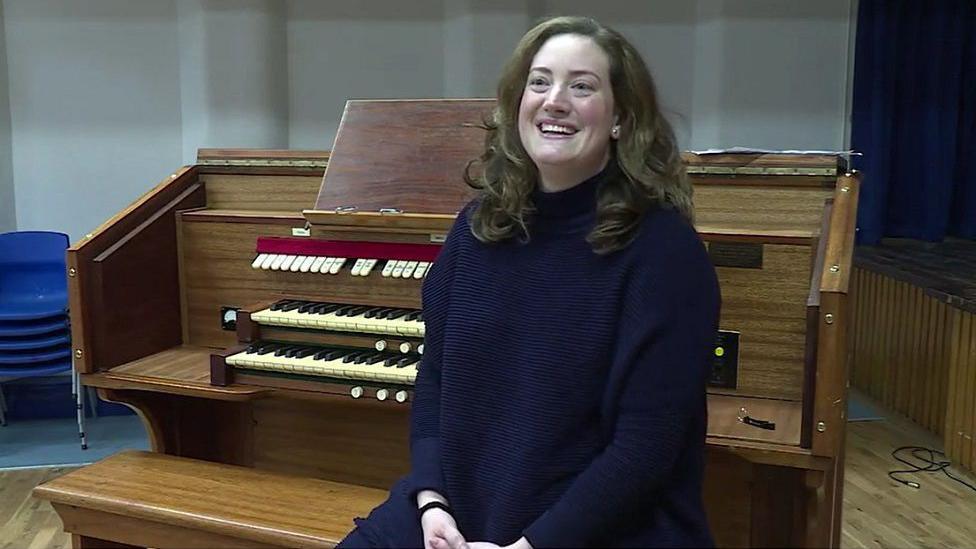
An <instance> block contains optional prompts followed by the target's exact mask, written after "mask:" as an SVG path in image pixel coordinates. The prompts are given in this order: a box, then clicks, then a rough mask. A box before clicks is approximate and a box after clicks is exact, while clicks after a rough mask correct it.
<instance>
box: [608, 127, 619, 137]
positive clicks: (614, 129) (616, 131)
mask: <svg viewBox="0 0 976 549" xmlns="http://www.w3.org/2000/svg"><path fill="white" fill-rule="evenodd" d="M610 137H612V138H614V139H617V138H619V137H620V126H614V127H612V128H610Z"/></svg>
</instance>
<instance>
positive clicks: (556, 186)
mask: <svg viewBox="0 0 976 549" xmlns="http://www.w3.org/2000/svg"><path fill="white" fill-rule="evenodd" d="M609 160H610V158H609V156H607V157H606V158H604V159H603V161H602V162H600V163H599V164H598V165H596V166H594V167H592V168H590V169H588V170H583V169H580V168H579V167H578V166H573V167H570V168H564V169H559V168H548V169H547V168H545V167H541V168H539V189H540V190H541V191H542V192H544V193H558V192H560V191H565V190H566V189H571V188H573V187H575V186H576V185H579V184H580V183H582V182H584V181H586V180H587V179H590V178H591V177H593V176H594V175H596V174H598V173H600V172H602V171H603V169H604V168H606V167H607V162H608V161H609Z"/></svg>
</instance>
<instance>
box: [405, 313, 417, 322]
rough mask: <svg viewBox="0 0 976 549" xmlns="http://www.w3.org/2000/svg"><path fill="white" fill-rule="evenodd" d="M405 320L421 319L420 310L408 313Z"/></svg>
mask: <svg viewBox="0 0 976 549" xmlns="http://www.w3.org/2000/svg"><path fill="white" fill-rule="evenodd" d="M404 320H420V311H414V312H412V313H410V314H408V315H407V318H405V319H404Z"/></svg>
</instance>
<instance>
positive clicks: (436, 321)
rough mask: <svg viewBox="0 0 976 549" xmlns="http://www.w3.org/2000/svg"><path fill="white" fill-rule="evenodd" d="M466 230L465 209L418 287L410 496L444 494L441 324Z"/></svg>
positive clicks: (411, 418) (411, 421)
mask: <svg viewBox="0 0 976 549" xmlns="http://www.w3.org/2000/svg"><path fill="white" fill-rule="evenodd" d="M467 230H468V225H467V221H466V210H465V211H462V212H461V213H460V214H459V215H458V217H457V220H456V221H455V223H454V226H453V227H452V228H451V231H450V233H449V234H448V236H447V240H446V241H445V243H444V246H443V247H442V248H441V251H440V253H439V254H438V256H437V259H436V260H435V261H434V263H433V265H432V266H431V269H430V271H429V272H428V273H427V276H426V277H425V278H424V283H423V286H422V288H421V304H422V308H423V315H424V354H423V357H422V358H421V362H420V368H419V370H418V372H417V378H416V380H415V382H414V397H413V404H412V406H411V414H410V462H411V475H410V477H411V482H410V493H411V497H412V496H413V495H416V493H417V492H419V491H420V490H436V491H437V492H439V493H440V494H442V495H445V496H446V495H447V494H445V489H444V478H443V474H442V471H441V451H440V420H441V407H440V399H441V361H442V348H443V340H444V321H445V319H446V317H447V311H448V308H449V305H450V296H451V285H452V283H453V280H454V263H455V255H456V250H457V248H458V242H457V241H458V239H459V238H465V237H466V234H465V232H466V231H467Z"/></svg>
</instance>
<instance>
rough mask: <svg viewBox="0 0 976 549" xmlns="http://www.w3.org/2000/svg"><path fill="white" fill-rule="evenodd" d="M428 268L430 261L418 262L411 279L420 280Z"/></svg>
mask: <svg viewBox="0 0 976 549" xmlns="http://www.w3.org/2000/svg"><path fill="white" fill-rule="evenodd" d="M429 268H430V261H420V262H418V263H417V268H416V269H414V271H413V277H414V278H416V279H417V280H420V279H421V278H423V277H424V275H425V274H427V269H429Z"/></svg>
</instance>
